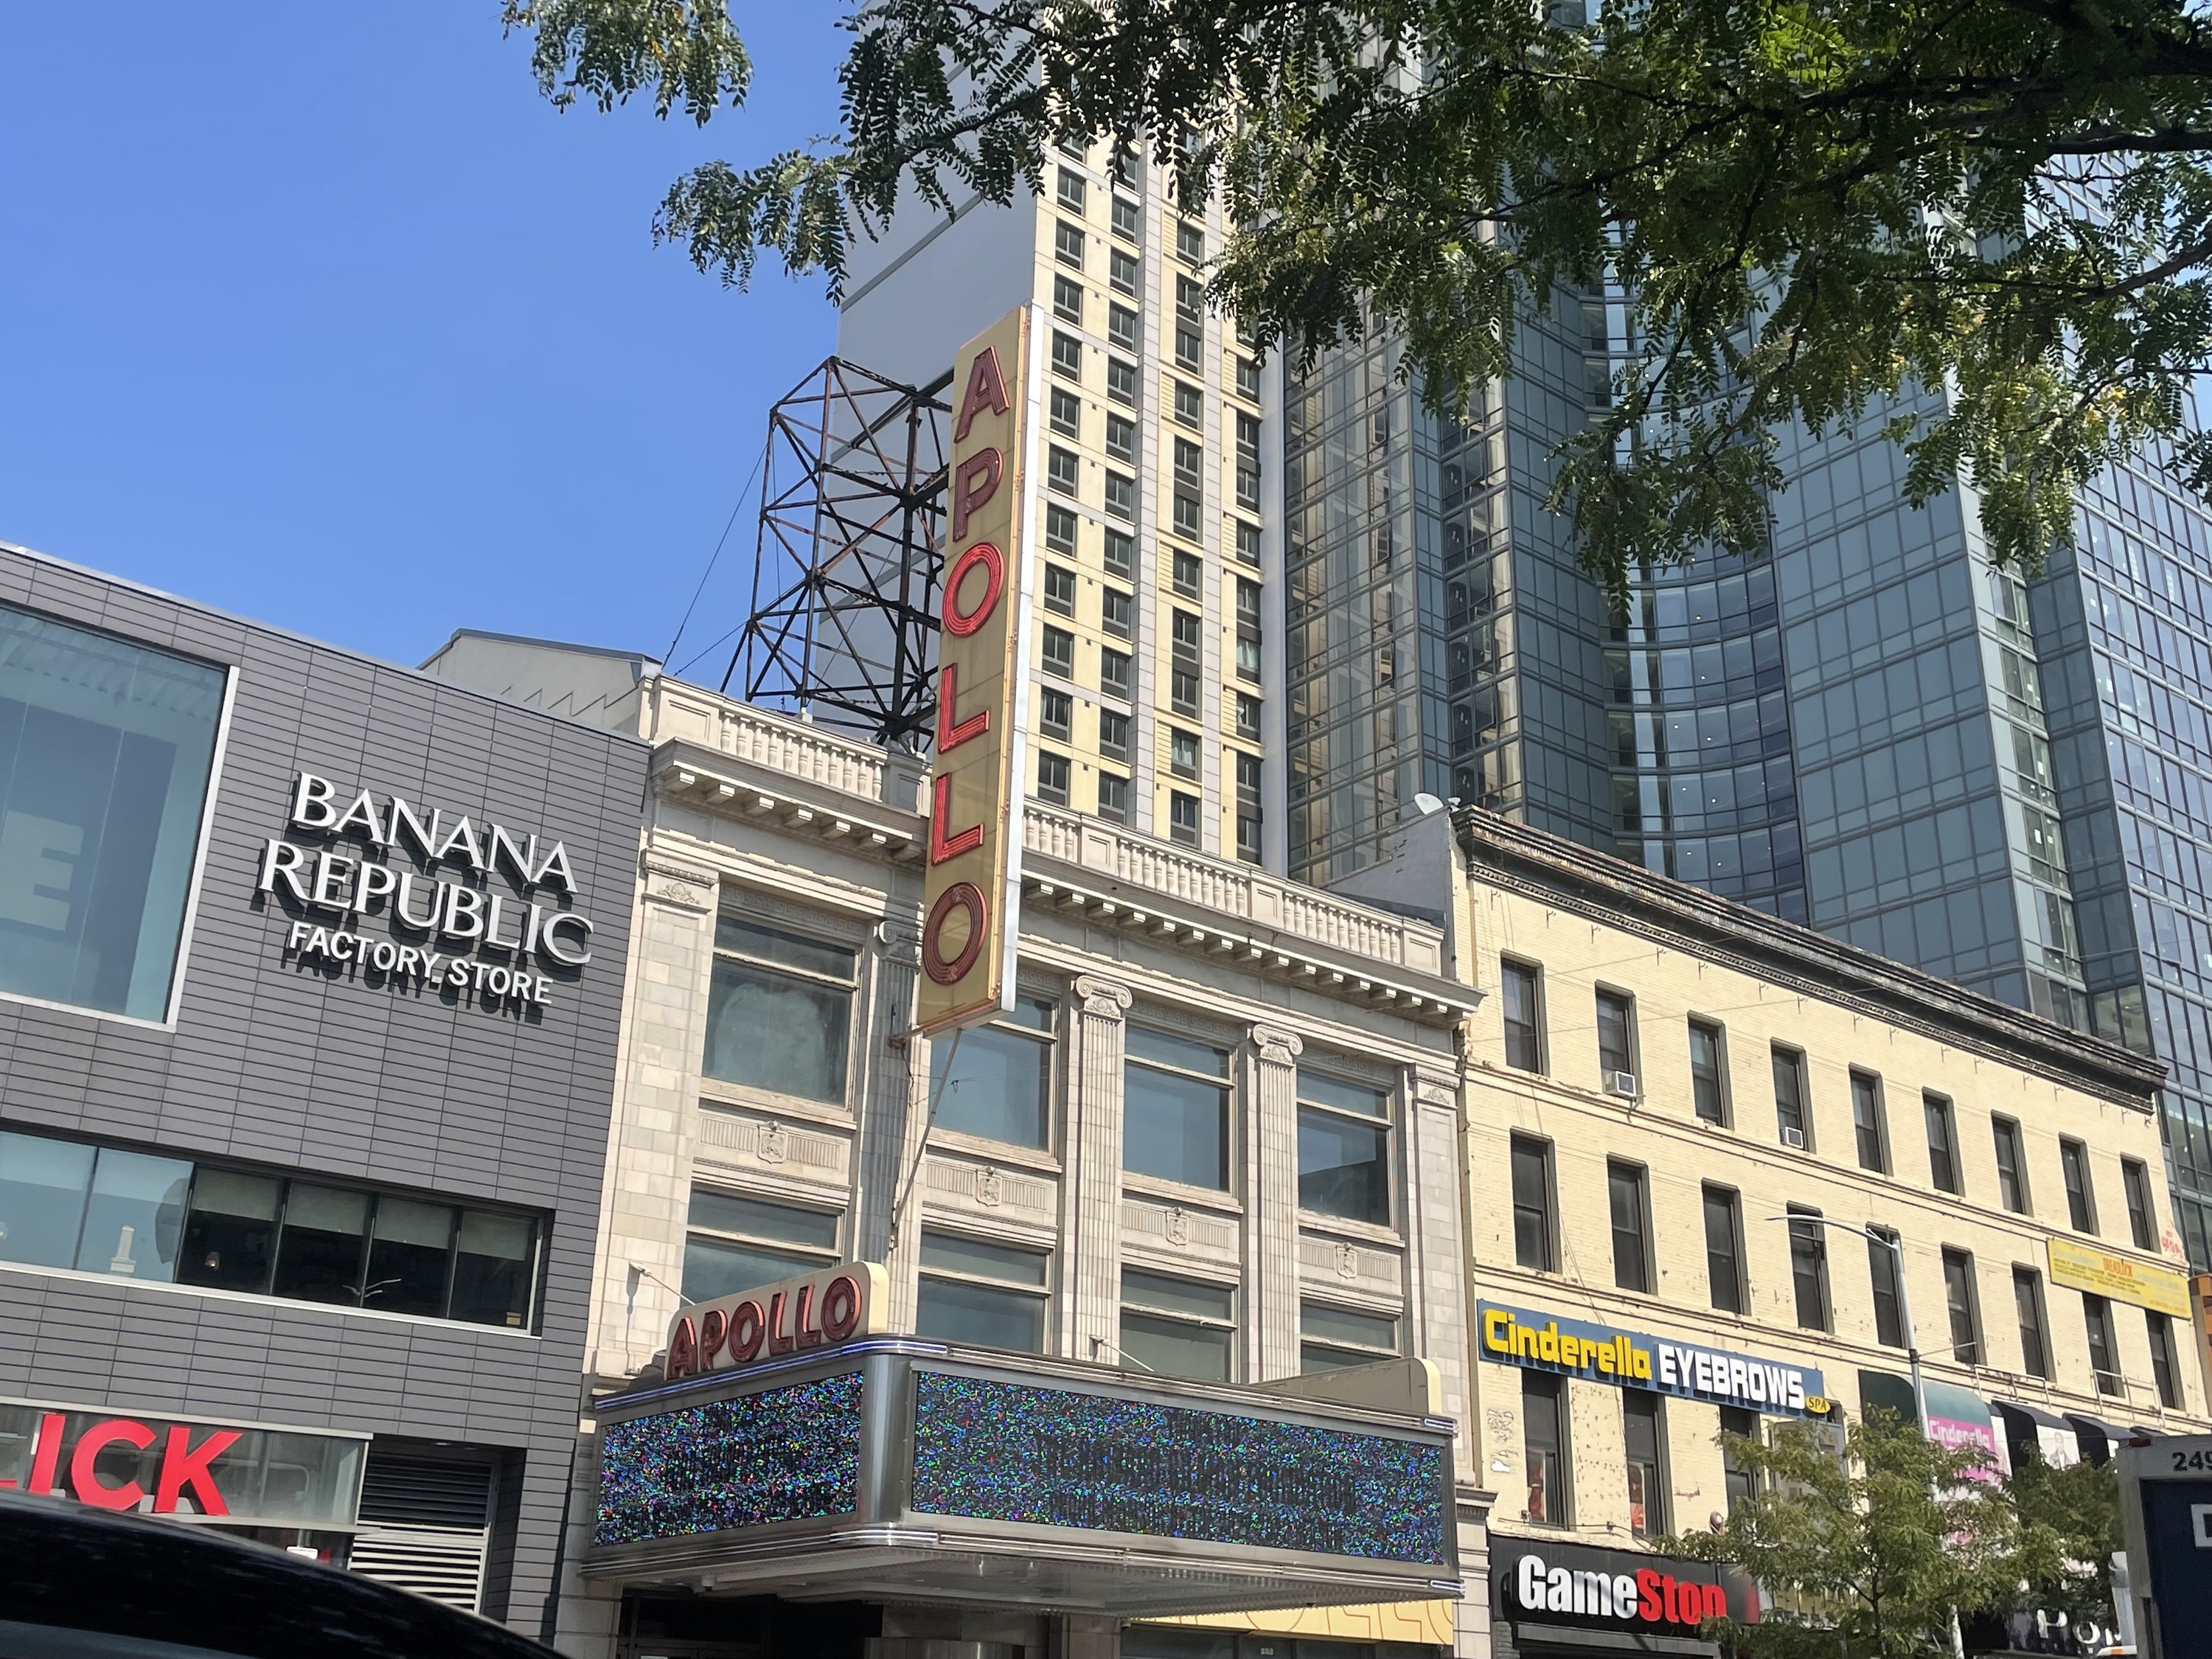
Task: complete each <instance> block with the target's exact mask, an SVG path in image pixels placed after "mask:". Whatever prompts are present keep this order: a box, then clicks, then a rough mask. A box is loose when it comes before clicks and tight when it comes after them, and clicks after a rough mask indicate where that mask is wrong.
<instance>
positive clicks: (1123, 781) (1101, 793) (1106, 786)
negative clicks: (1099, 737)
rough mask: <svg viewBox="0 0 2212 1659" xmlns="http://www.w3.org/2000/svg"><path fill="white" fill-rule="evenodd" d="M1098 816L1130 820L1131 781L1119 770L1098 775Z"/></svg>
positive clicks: (1119, 821) (1121, 820)
mask: <svg viewBox="0 0 2212 1659" xmlns="http://www.w3.org/2000/svg"><path fill="white" fill-rule="evenodd" d="M1115 718H1116V719H1118V718H1120V717H1119V716H1118V715H1117V716H1115ZM1100 747H1101V748H1102V749H1103V747H1104V745H1103V744H1101V745H1100ZM1098 816H1099V817H1102V818H1104V819H1106V820H1107V821H1108V822H1109V823H1127V822H1128V821H1129V781H1128V779H1127V778H1125V777H1123V776H1122V775H1121V774H1120V773H1118V772H1101V773H1100V774H1099V775H1098Z"/></svg>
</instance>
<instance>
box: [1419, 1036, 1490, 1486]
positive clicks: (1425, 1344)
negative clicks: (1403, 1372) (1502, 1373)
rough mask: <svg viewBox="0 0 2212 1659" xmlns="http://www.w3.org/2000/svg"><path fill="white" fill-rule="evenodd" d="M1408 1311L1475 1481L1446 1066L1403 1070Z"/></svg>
mask: <svg viewBox="0 0 2212 1659" xmlns="http://www.w3.org/2000/svg"><path fill="white" fill-rule="evenodd" d="M1405 1079H1406V1086H1405V1089H1404V1091H1403V1092H1404V1095H1405V1099H1406V1137H1405V1139H1406V1144H1405V1150H1404V1154H1403V1161H1404V1166H1405V1174H1404V1176H1403V1179H1404V1181H1405V1186H1406V1295H1407V1315H1408V1316H1409V1317H1410V1318H1411V1320H1412V1322H1413V1332H1414V1341H1415V1343H1416V1344H1417V1346H1415V1348H1414V1350H1413V1352H1414V1353H1415V1354H1416V1355H1417V1356H1419V1358H1423V1359H1426V1360H1429V1361H1431V1362H1432V1363H1433V1364H1435V1366H1436V1368H1437V1375H1438V1376H1439V1378H1440V1380H1441V1382H1442V1383H1443V1400H1442V1401H1439V1402H1438V1403H1439V1404H1440V1405H1441V1407H1443V1413H1444V1414H1445V1415H1446V1416H1447V1417H1450V1418H1454V1419H1456V1420H1457V1421H1458V1423H1459V1439H1458V1441H1457V1443H1455V1447H1454V1450H1453V1457H1454V1460H1455V1463H1456V1464H1457V1469H1456V1474H1457V1477H1458V1479H1460V1480H1462V1481H1472V1482H1474V1484H1475V1485H1478V1486H1480V1484H1481V1474H1482V1463H1481V1457H1482V1446H1481V1442H1480V1436H1479V1435H1478V1433H1477V1427H1478V1425H1476V1423H1475V1422H1474V1390H1473V1389H1472V1387H1471V1386H1470V1379H1469V1377H1468V1366H1469V1365H1470V1364H1473V1363H1474V1361H1473V1359H1472V1358H1471V1356H1472V1354H1473V1352H1474V1350H1473V1346H1472V1345H1471V1343H1470V1341H1469V1331H1468V1300H1467V1244H1466V1237H1465V1234H1464V1231H1463V1228H1464V1225H1465V1222H1464V1219H1463V1217H1462V1208H1463V1206H1464V1201H1465V1197H1464V1195H1465V1187H1464V1185H1463V1182H1462V1168H1461V1163H1460V1147H1459V1079H1457V1078H1456V1077H1455V1076H1454V1075H1453V1074H1451V1073H1448V1072H1441V1071H1432V1070H1429V1069H1427V1068H1425V1067H1421V1066H1412V1067H1408V1068H1407V1072H1406V1073H1405Z"/></svg>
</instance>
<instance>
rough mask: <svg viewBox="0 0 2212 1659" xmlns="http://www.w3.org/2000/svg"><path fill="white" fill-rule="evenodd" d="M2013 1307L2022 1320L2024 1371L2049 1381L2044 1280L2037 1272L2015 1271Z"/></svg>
mask: <svg viewBox="0 0 2212 1659" xmlns="http://www.w3.org/2000/svg"><path fill="white" fill-rule="evenodd" d="M2012 1305H2013V1310H2014V1311H2015V1313H2016V1314H2017V1315H2018V1316H2019V1317H2020V1368H2021V1370H2024V1371H2026V1372H2027V1374H2028V1375H2029V1376H2039V1377H2042V1378H2044V1379H2045V1381H2048V1380H2049V1379H2050V1376H2051V1344H2050V1341H2049V1340H2047V1339H2046V1338H2045V1335H2044V1330H2045V1320H2044V1317H2043V1276H2042V1275H2041V1274H2040V1273H2037V1272H2036V1271H2035V1269H2034V1268H2033V1267H2015V1268H2014V1269H2013V1270H2012Z"/></svg>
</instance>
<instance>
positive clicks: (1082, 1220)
mask: <svg viewBox="0 0 2212 1659" xmlns="http://www.w3.org/2000/svg"><path fill="white" fill-rule="evenodd" d="M1073 988H1074V1000H1073V1007H1072V1009H1071V1012H1070V1016H1069V1019H1068V1034H1067V1050H1068V1053H1067V1120H1066V1127H1065V1128H1064V1130H1063V1131H1062V1141H1063V1150H1062V1152H1061V1164H1062V1169H1063V1170H1064V1173H1063V1176H1062V1177H1061V1180H1060V1252H1061V1260H1060V1296H1059V1298H1058V1302H1057V1304H1056V1305H1057V1307H1058V1310H1059V1311H1058V1316H1057V1317H1056V1318H1055V1319H1054V1327H1055V1328H1056V1332H1057V1335H1058V1339H1059V1340H1058V1343H1057V1347H1058V1352H1060V1353H1061V1354H1063V1355H1065V1356H1066V1357H1067V1358H1071V1359H1094V1358H1102V1359H1103V1358H1118V1357H1119V1355H1120V1346H1119V1345H1120V1342H1121V1059H1122V1052H1123V1047H1124V1042H1125V1037H1126V1034H1127V1025H1126V1016H1127V1013H1128V1012H1129V991H1128V987H1127V986H1123V985H1117V984H1115V982H1114V981H1111V980H1105V979H1098V978H1096V977H1094V976H1092V975H1088V974H1085V975H1081V976H1080V977H1079V978H1078V979H1077V980H1076V981H1075V984H1074V987H1073Z"/></svg>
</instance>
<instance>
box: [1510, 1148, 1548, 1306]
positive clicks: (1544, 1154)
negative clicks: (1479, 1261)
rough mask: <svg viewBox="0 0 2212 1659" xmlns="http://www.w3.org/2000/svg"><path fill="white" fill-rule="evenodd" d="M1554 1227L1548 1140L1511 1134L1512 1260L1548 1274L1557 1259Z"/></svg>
mask: <svg viewBox="0 0 2212 1659" xmlns="http://www.w3.org/2000/svg"><path fill="white" fill-rule="evenodd" d="M1556 1237H1558V1230H1557V1229H1556V1228H1555V1227H1554V1226H1553V1222H1552V1143H1551V1142H1550V1141H1548V1140H1536V1139H1531V1138H1530V1137H1529V1136H1527V1135H1515V1136H1514V1137H1513V1259H1514V1261H1516V1262H1517V1263H1519V1264H1520V1265H1521V1266H1522V1267H1534V1268H1535V1269H1536V1270H1537V1271H1538V1272H1540V1273H1551V1272H1553V1270H1554V1269H1555V1268H1556V1267H1557V1266H1558V1263H1559V1258H1558V1255H1557V1253H1556V1251H1555V1250H1554V1249H1553V1240H1554V1239H1555V1238H1556Z"/></svg>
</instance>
